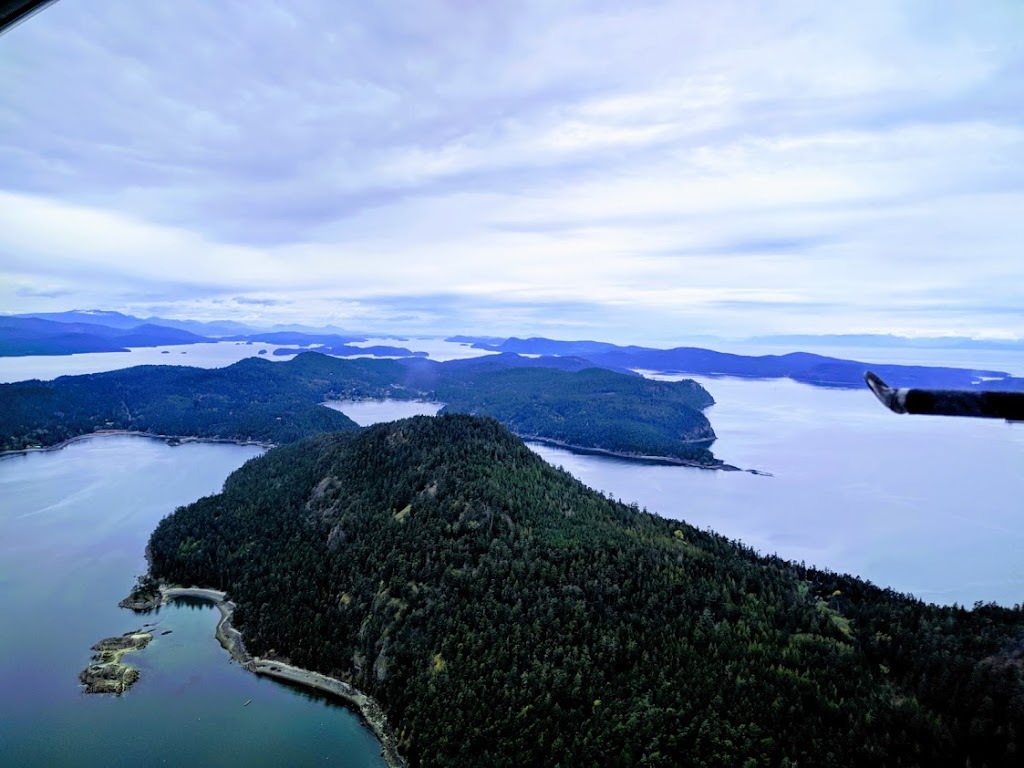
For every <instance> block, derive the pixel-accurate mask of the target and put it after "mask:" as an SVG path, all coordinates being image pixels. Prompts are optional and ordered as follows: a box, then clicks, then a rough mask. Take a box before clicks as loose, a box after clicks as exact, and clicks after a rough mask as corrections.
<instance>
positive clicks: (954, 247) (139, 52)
mask: <svg viewBox="0 0 1024 768" xmlns="http://www.w3.org/2000/svg"><path fill="white" fill-rule="evenodd" d="M186 20H187V23H186ZM1022 25H1024V10H1022V7H1021V6H1020V5H1019V4H1015V3H1004V4H1000V3H992V4H990V5H987V6H986V8H985V11H984V12H978V9H977V8H965V7H963V6H956V5H952V4H951V5H950V6H949V7H947V8H944V9H940V10H936V9H935V7H934V5H933V4H931V3H916V2H892V1H890V0H885V1H884V2H883V1H879V2H868V3H863V4H859V5H858V6H856V7H843V6H823V5H821V4H819V3H807V2H784V3H778V4H775V3H773V4H772V5H771V6H770V7H768V6H764V5H763V4H760V3H753V2H708V3H693V2H685V3H684V2H655V3H643V4H636V5H630V6H628V7H625V6H619V5H607V4H602V3H578V4H570V5H558V6H555V5H554V4H550V3H547V2H537V3H532V4H525V5H523V4H515V5H504V4H500V3H494V4H490V3H488V4H480V5H479V6H476V5H474V6H471V7H467V6H465V5H464V4H449V3H443V2H438V3H433V4H427V5H421V4H417V6H416V12H412V11H410V9H409V8H405V9H399V8H395V9H390V8H373V7H366V8H363V7H352V6H346V5H344V4H343V5H335V4H330V3H324V2H315V1H314V0H310V2H302V3H296V4H293V5H289V7H288V10H287V12H285V11H283V10H281V9H280V8H278V7H277V6H276V5H273V4H269V3H268V4H255V5H253V4H249V3H233V2H225V3H219V4H217V5H215V6H214V5H209V4H206V3H201V2H193V3H189V4H187V7H183V4H181V3H174V4H169V3H163V2H156V1H155V0H153V1H152V2H147V3H139V4H133V5H132V7H131V8H128V9H126V8H124V7H123V6H122V5H117V7H116V8H115V7H114V4H110V5H109V6H104V5H99V6H97V7H96V8H90V9H89V11H88V12H87V11H85V10H82V9H81V8H79V7H76V6H75V4H57V5H55V6H54V7H52V8H51V9H48V10H47V11H46V12H45V13H43V14H40V15H39V16H37V17H36V18H34V19H33V20H32V21H31V22H30V23H29V24H26V25H23V26H22V27H20V28H19V29H18V30H17V31H16V33H14V34H11V35H8V36H6V37H5V38H4V44H3V46H0V78H3V79H4V82H5V83H10V84H12V85H11V88H10V89H8V91H7V92H6V93H5V103H4V104H2V105H0V167H3V168H5V169H6V172H5V174H4V176H3V177H2V178H0V301H2V302H4V305H5V308H8V307H9V308H10V309H12V310H14V309H25V310H28V309H33V308H36V307H37V306H39V305H40V302H43V301H49V302H50V303H51V304H50V305H49V306H57V305H58V304H68V305H76V306H84V305H85V304H86V303H89V304H96V305H103V306H109V307H112V308H117V307H118V306H127V305H128V303H130V302H135V303H136V304H138V303H139V302H142V303H144V302H145V301H146V299H145V297H146V296H160V298H159V299H158V298H153V299H151V301H152V302H153V303H155V302H157V301H161V302H164V305H163V306H165V308H166V302H167V298H166V296H167V295H169V294H171V293H174V292H175V291H176V292H177V295H178V296H179V303H178V305H177V306H179V307H181V309H182V311H190V312H203V313H216V312H220V313H229V314H235V315H237V316H240V317H241V316H242V315H243V314H244V315H245V316H246V317H248V318H250V319H251V315H252V313H253V312H255V311H257V310H256V309H254V307H253V305H246V304H244V303H238V302H232V301H231V300H230V297H232V296H236V295H238V293H239V292H247V293H249V294H251V295H258V296H265V297H267V298H270V299H273V300H275V301H277V302H279V303H278V304H276V305H274V306H270V305H267V306H264V307H263V308H262V309H259V310H258V311H260V312H264V313H265V314H266V315H267V316H271V315H273V316H274V318H275V319H278V320H284V319H308V320H311V321H314V322H315V321H317V320H319V319H321V318H322V319H325V320H326V319H333V320H337V319H338V318H339V317H341V318H342V319H344V320H345V321H346V322H347V321H352V320H355V319H357V316H358V315H361V316H362V317H364V318H365V319H366V320H367V322H370V321H371V320H372V321H373V322H378V323H388V322H394V323H396V324H399V323H400V322H401V321H403V318H404V320H405V321H406V322H410V323H413V324H416V323H418V324H420V326H419V327H416V328H408V330H409V331H412V332H415V331H416V330H436V329H441V330H459V329H460V326H459V323H460V321H461V322H464V323H465V324H466V325H465V326H463V327H461V329H463V330H473V328H472V327H471V326H472V324H473V323H477V322H488V323H494V322H495V317H500V318H502V320H501V322H502V323H506V324H509V323H512V322H522V323H527V324H530V327H529V328H521V329H516V328H509V329H508V330H509V332H528V331H530V332H544V330H545V329H546V328H578V329H581V332H584V331H585V329H586V328H587V327H592V328H594V329H598V330H601V331H602V332H605V333H608V334H613V333H619V334H622V333H627V332H636V333H638V334H643V333H647V334H649V333H654V332H655V330H656V329H660V328H662V327H664V326H666V325H671V324H674V323H680V322H684V321H685V323H687V324H688V326H689V327H693V328H695V329H696V328H698V327H699V331H700V332H719V333H723V334H727V335H742V334H744V333H745V332H748V331H750V330H751V329H754V330H756V331H757V332H759V333H760V332H767V331H770V330H779V331H800V330H809V323H812V322H813V323H814V326H813V328H814V329H819V330H823V331H858V330H868V329H870V330H878V329H879V327H882V328H884V327H886V324H889V326H891V327H893V328H896V327H899V328H900V329H902V330H907V329H909V330H911V331H914V330H917V331H922V332H923V331H926V330H928V329H939V328H941V329H944V330H949V331H957V332H960V333H979V332H986V333H994V334H1002V335H1007V334H1011V335H1024V296H1022V289H1020V288H1018V287H1017V286H1021V285H1024V266H1022V260H1021V259H1020V258H1019V246H1018V244H1019V243H1020V242H1021V240H1022V236H1024V230H1022V224H1021V217H1020V216H1019V213H1018V211H1019V210H1020V205H1021V202H1022V196H1024V170H1022V169H1024V115H1022V111H1024V110H1022V108H1021V104H1024V86H1022V85H1021V83H1020V78H1018V77H1014V75H1013V73H1014V71H1015V68H1016V70H1017V71H1019V68H1020V67H1021V66H1022V65H1024V52H1022V51H1021V49H1020V47H1019V44H1018V41H1017V34H1016V30H1018V29H1020V28H1022ZM156 29H159V30H160V34H159V35H155V34H153V31H154V30H156ZM183 50H188V51H189V55H188V56H182V55H181V52H182V51H183ZM96 84H101V87H97V85H96ZM68 284H70V285H72V286H73V288H74V289H75V290H77V291H79V295H77V296H71V297H69V296H66V295H64V294H63V293H62V292H61V291H62V289H61V288H59V287H55V286H64V285H68ZM47 296H49V298H47ZM444 296H448V297H451V298H450V301H449V303H450V306H449V307H447V308H446V307H444V306H442V304H443V301H444V299H443V298H436V297H444ZM403 297H406V298H407V301H406V305H407V308H406V309H403V308H402V301H401V300H402V298H403ZM417 297H435V299H436V300H435V299H430V300H427V299H423V300H422V301H421V300H420V299H418V298H417ZM510 301H512V302H515V306H514V307H510V306H509V305H508V302H510ZM414 305H416V306H418V307H419V308H418V309H408V307H413V306H414ZM133 306H134V305H133ZM1015 306H1020V307H1022V312H1020V313H1017V314H1014V312H1013V308H1014V307H1015ZM489 307H490V308H489ZM559 312H564V314H561V315H559V314H558V313H559ZM602 312H603V314H602ZM289 313H291V316H290V317H289ZM588 323H589V324H590V325H589V326H588ZM441 324H446V325H445V327H443V328H442V327H441ZM396 330H398V328H396Z"/></svg>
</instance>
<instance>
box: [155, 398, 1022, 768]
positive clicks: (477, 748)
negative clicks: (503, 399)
mask: <svg viewBox="0 0 1024 768" xmlns="http://www.w3.org/2000/svg"><path fill="white" fill-rule="evenodd" d="M686 505H687V500H686V499H680V500H679V508H678V510H677V511H678V512H679V513H685V510H686ZM148 552H149V556H150V564H151V568H150V575H151V577H152V578H154V579H160V580H163V581H164V582H166V583H169V584H194V585H200V586H202V587H205V588H209V589H213V590H220V591H222V592H226V593H227V595H228V596H229V597H230V599H231V601H232V602H233V603H234V617H233V621H234V623H235V625H236V627H237V628H238V629H239V630H241V632H242V633H243V635H244V638H245V644H246V647H247V648H248V650H249V652H251V653H252V654H254V655H256V656H259V657H262V658H264V659H268V660H270V661H273V660H275V659H276V660H278V661H279V662H280V663H281V664H282V665H289V666H294V667H297V668H300V669H299V671H302V670H312V671H315V672H318V673H322V674H323V675H325V676H328V677H329V678H334V679H337V680H340V681H344V682H345V683H349V684H351V685H353V686H355V687H356V688H357V689H358V690H359V691H363V692H365V693H366V694H368V695H369V696H372V697H373V699H374V700H376V701H378V702H379V703H380V705H381V707H382V708H383V710H384V713H385V714H386V715H387V718H388V720H389V721H390V723H391V725H392V728H393V731H394V733H395V734H396V738H397V747H398V748H399V749H400V751H401V753H402V754H403V755H404V757H405V758H406V759H407V760H408V762H409V763H410V764H411V765H414V766H445V765H487V766H499V767H500V766H513V765H514V766H519V765H556V764H560V765H611V766H619V765H621V766H631V765H647V766H671V765H691V766H698V767H699V766H722V765H735V766H741V765H749V766H753V765H779V766H796V765H836V766H844V765H849V766H855V765H908V766H910V765H922V766H924V765H927V766H940V767H941V766H950V768H952V766H963V765H968V764H969V765H989V766H997V765H1007V766H1008V765H1014V764H1016V761H1017V758H1018V757H1019V750H1020V748H1021V743H1020V739H1021V734H1024V677H1022V668H1024V664H1022V660H1024V640H1022V638H1024V611H1022V610H1021V609H1020V608H1016V609H1006V608H999V607H996V606H993V605H982V604H978V605H976V606H975V607H974V609H973V610H965V609H963V608H960V607H957V606H952V607H940V606H934V605H928V604H925V603H922V602H921V601H919V600H916V599H914V598H912V597H910V596H907V595H901V594H898V593H896V592H893V591H892V590H886V589H882V588H879V587H876V586H874V585H872V584H870V583H868V582H865V581H862V580H860V579H857V578H855V577H852V576H845V575H840V574H836V573H832V572H828V571H820V570H815V569H812V568H806V567H804V566H803V565H798V564H795V563H790V562H786V561H783V560H780V559H778V558H775V557H762V556H759V555H757V554H755V553H754V552H753V551H752V550H750V549H748V548H746V547H744V546H742V545H740V544H738V543H736V542H733V541H729V540H727V539H725V538H723V537H721V536H718V535H716V534H713V533H710V532H708V531H702V530H698V529H696V528H693V527H692V526H689V525H687V524H686V523H683V522H679V521H674V520H667V519H663V518H660V517H658V516H655V515H651V514H648V513H646V512H644V511H641V510H639V509H637V508H636V507H635V506H632V507H631V506H626V505H624V504H621V503H616V502H614V501H612V500H611V499H608V498H605V497H604V496H602V495H600V494H598V493H595V492H594V491H591V490H589V489H587V488H586V487H585V486H584V485H582V484H581V483H579V482H578V481H576V480H575V479H573V478H572V477H571V476H569V475H568V474H567V473H565V472H562V471H560V470H557V469H554V468H553V467H551V466H549V465H548V464H546V463H545V462H544V461H543V460H541V459H540V458H539V457H538V456H537V455H535V454H534V453H533V452H531V451H530V450H528V449H527V448H526V447H525V446H524V445H523V443H522V442H521V441H520V440H518V439H517V438H515V437H514V436H513V435H511V434H510V433H509V432H508V431H507V430H506V429H505V428H504V427H502V426H501V425H500V424H498V422H496V421H494V420H492V419H482V418H477V417H471V416H465V415H450V416H440V417H436V418H427V417H416V418H413V419H408V420H405V421H400V422H395V423H391V424H384V425H378V426H375V427H371V428H369V429H366V430H363V431H361V432H348V433H337V434H332V435H319V436H315V437H312V438H309V439H307V440H303V441H301V442H298V443H296V444H293V445H290V446H285V447H282V448H278V449H275V450H272V451H270V452H268V453H267V454H265V455H264V456H263V457H262V458H260V459H257V460H254V461H251V462H249V463H248V464H246V465H245V466H244V467H243V468H242V469H240V470H238V471H237V472H236V473H234V474H233V475H232V476H231V477H230V478H229V479H228V481H227V482H226V483H225V486H224V490H223V492H222V493H221V494H219V495H217V496H211V497H207V498H204V499H201V500H199V501H197V502H195V503H194V504H191V505H189V506H187V507H182V508H179V509H178V510H177V511H176V512H174V513H173V514H172V515H170V516H169V517H167V518H165V519H164V520H163V521H161V522H160V524H159V525H158V526H157V528H156V530H155V531H154V533H153V535H152V537H151V539H150V542H149V547H148Z"/></svg>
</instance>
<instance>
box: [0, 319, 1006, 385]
mask: <svg viewBox="0 0 1024 768" xmlns="http://www.w3.org/2000/svg"><path fill="white" fill-rule="evenodd" d="M200 331H201V332H200ZM366 339H367V337H366V336H364V335H357V334H351V333H348V332H344V331H341V330H340V329H331V328H312V327H310V326H301V325H298V326H275V327H274V328H272V329H263V330H260V329H254V328H251V327H249V326H246V325H244V324H241V323H236V322H231V321H224V322H198V321H191V320H182V321H179V320H168V319H165V318H158V317H151V318H146V319H143V318H138V317H133V316H131V315H125V314H122V313H120V312H107V311H102V310H86V311H81V310H76V311H71V312H56V313H38V314H36V315H8V316H0V357H4V356H15V355H69V354H76V353H80V352H117V351H125V350H126V349H128V348H129V347H153V346H163V345H171V344H196V343H200V342H214V341H241V342H248V343H254V342H260V343H265V344H280V345H294V346H297V347H299V348H300V349H302V350H308V349H311V348H316V349H317V351H319V352H323V353H325V354H330V355H334V356H336V357H353V356H374V357H426V356H427V354H426V353H425V352H417V351H414V350H412V349H409V348H407V347H398V346H379V345H378V346H371V347H359V346H356V343H358V342H365V341H366ZM447 340H448V341H451V342H455V343H461V344H469V345H470V346H472V347H473V348H475V349H479V350H481V351H488V352H499V353H504V354H506V355H528V356H532V357H537V356H539V357H540V358H541V359H540V361H539V364H540V365H541V366H544V367H560V366H558V365H557V364H556V363H555V361H556V360H559V359H564V358H567V357H571V358H574V359H578V360H581V361H584V362H585V364H587V365H592V366H593V367H597V368H607V369H611V370H616V371H634V370H649V371H657V372H660V373H670V374H674V373H680V374H697V375H705V376H739V377H750V378H790V379H793V380H794V381H799V382H803V383H805V384H812V385H814V386H821V387H845V388H860V387H862V386H863V385H864V382H863V376H864V372H865V371H866V370H868V369H871V370H873V371H874V372H875V373H877V374H878V375H880V376H882V377H883V378H884V379H886V380H887V381H889V382H890V383H891V384H892V385H893V386H898V387H930V388H946V389H987V390H1014V391H1024V378H1015V377H1013V376H1011V375H1010V374H1009V373H1007V372H1005V371H998V370H982V369H968V368H953V367H936V366H923V365H893V364H877V363H872V362H870V361H859V360H849V359H844V358H838V357H829V356H826V355H818V354H813V353H810V352H791V353H789V354H784V355H737V354H730V353H725V352H716V351H714V350H711V349H706V348H703V347H676V348H674V349H657V348H653V347H641V346H633V345H631V346H619V345H617V344H611V343H608V342H603V341H593V340H576V341H561V340H556V339H547V338H543V337H533V338H528V339H520V338H516V337H512V338H506V339H502V338H496V337H492V336H451V337H449V338H448V339H447ZM751 343H755V344H756V343H763V344H771V345H774V346H786V347H798V346H799V345H805V346H807V347H810V348H814V347H816V346H831V347H837V346H838V347H842V346H848V347H851V348H853V347H861V348H862V347H867V346H875V347H878V348H883V347H902V346H913V347H916V348H962V349H965V348H972V347H977V348H979V349H1000V350H1010V351H1013V350H1017V349H1020V350H1021V351H1024V342H1014V341H1006V342H998V341H978V340H974V339H967V338H961V337H946V338H931V339H907V338H904V337H899V336H888V335H877V334H875V335H873V334H867V335H864V334H861V335H831V336H829V335H824V336H812V335H803V336H761V337H756V338H755V339H753V340H751ZM282 354H284V353H282Z"/></svg>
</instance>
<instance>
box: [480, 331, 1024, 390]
mask: <svg viewBox="0 0 1024 768" xmlns="http://www.w3.org/2000/svg"><path fill="white" fill-rule="evenodd" d="M472 346H473V347H475V348H477V349H481V350H488V351H493V352H504V353H515V354H531V355H543V356H566V355H569V356H576V357H583V358H586V359H587V360H588V361H590V363H592V364H593V365H596V366H600V367H602V368H616V369H626V370H649V371H655V372H658V373H681V374H697V375H704V376H739V377H747V378H764V379H775V378H789V379H793V380H794V381H799V382H801V383H803V384H811V385H813V386H819V387H838V388H852V389H860V388H861V387H863V379H864V372H865V371H866V370H868V369H869V368H870V369H871V370H873V371H875V372H876V373H877V374H878V375H879V376H881V377H882V378H884V379H885V380H886V381H891V382H893V383H894V385H895V386H899V387H930V388H938V389H989V390H997V389H1001V390H1011V391H1018V392H1020V391H1024V378H1021V377H1013V376H1011V375H1010V374H1008V373H1007V372H1005V371H991V370H978V369H966V368H947V367H939V366H924V365H891V364H888V363H881V364H879V363H867V362H860V361H857V360H844V359H841V358H836V357H826V356H824V355H815V354H810V353H808V352H792V353H790V354H786V355H761V356H750V355H733V354H729V353H726V352H715V351H713V350H710V349H702V348H700V347H677V348H675V349H653V348H650V347H636V346H629V347H620V346H617V345H615V344H608V343H606V342H599V341H557V340H553V339H545V338H530V339H518V338H514V337H513V338H510V339H506V340H504V341H502V342H500V343H491V342H484V341H477V342H475V343H473V345H472Z"/></svg>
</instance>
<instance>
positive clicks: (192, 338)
mask: <svg viewBox="0 0 1024 768" xmlns="http://www.w3.org/2000/svg"><path fill="white" fill-rule="evenodd" d="M201 341H209V339H207V338H204V337H203V336H198V335H196V334H194V333H190V332H189V331H183V330H180V329H178V328H166V327H162V326H159V325H152V324H149V323H142V324H140V325H137V326H133V327H129V328H117V327H111V326H106V325H98V324H96V323H83V322H68V323H58V322H54V321H52V320H41V319H38V318H32V317H2V316H0V357H13V356H21V355H71V354H76V353H79V352H124V351H126V350H127V349H128V348H129V347H156V346H163V345H168V344H195V343H197V342H201Z"/></svg>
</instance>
